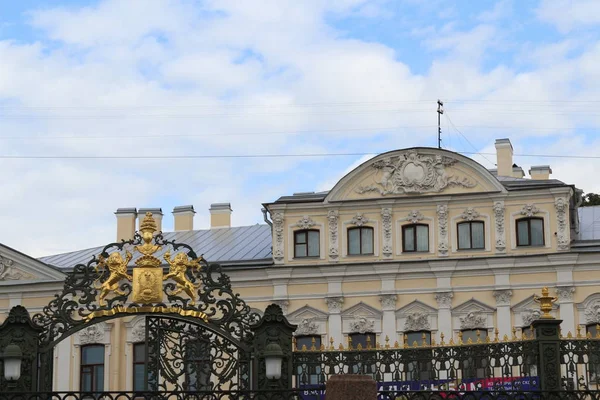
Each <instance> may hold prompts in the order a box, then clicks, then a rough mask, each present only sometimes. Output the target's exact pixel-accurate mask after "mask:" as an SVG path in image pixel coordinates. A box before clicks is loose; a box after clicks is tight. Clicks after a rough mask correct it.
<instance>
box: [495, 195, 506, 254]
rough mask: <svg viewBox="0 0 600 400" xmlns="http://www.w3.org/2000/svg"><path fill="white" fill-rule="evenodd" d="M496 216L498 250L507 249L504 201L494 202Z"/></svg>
mask: <svg viewBox="0 0 600 400" xmlns="http://www.w3.org/2000/svg"><path fill="white" fill-rule="evenodd" d="M494 218H495V220H496V221H495V222H496V250H497V251H504V250H506V237H505V234H504V203H503V202H501V201H496V202H494Z"/></svg>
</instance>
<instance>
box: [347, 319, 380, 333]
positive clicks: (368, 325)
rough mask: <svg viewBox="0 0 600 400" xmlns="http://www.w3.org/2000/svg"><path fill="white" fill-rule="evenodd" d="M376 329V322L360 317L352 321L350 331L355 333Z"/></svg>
mask: <svg viewBox="0 0 600 400" xmlns="http://www.w3.org/2000/svg"><path fill="white" fill-rule="evenodd" d="M374 330H375V322H374V321H370V320H368V319H367V318H365V317H358V318H357V319H356V321H352V322H350V331H351V332H353V333H367V332H373V331H374Z"/></svg>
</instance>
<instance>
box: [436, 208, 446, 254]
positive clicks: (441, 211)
mask: <svg viewBox="0 0 600 400" xmlns="http://www.w3.org/2000/svg"><path fill="white" fill-rule="evenodd" d="M437 216H438V226H439V233H438V251H439V252H440V255H442V256H445V255H448V206H447V205H444V204H442V205H438V206H437Z"/></svg>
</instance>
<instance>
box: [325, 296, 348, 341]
mask: <svg viewBox="0 0 600 400" xmlns="http://www.w3.org/2000/svg"><path fill="white" fill-rule="evenodd" d="M325 302H326V303H327V308H328V309H329V317H328V318H327V333H328V335H329V337H328V338H327V342H329V341H330V339H331V338H333V342H334V345H335V346H337V345H338V344H339V343H344V336H343V333H342V315H341V312H342V305H343V304H344V298H343V297H328V298H326V299H325Z"/></svg>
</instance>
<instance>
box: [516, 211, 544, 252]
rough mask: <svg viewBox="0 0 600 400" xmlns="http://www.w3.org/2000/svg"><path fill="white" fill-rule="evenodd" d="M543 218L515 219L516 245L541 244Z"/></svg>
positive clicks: (542, 242) (542, 241)
mask: <svg viewBox="0 0 600 400" xmlns="http://www.w3.org/2000/svg"><path fill="white" fill-rule="evenodd" d="M543 245H544V219H543V218H521V219H518V220H517V246H543Z"/></svg>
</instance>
